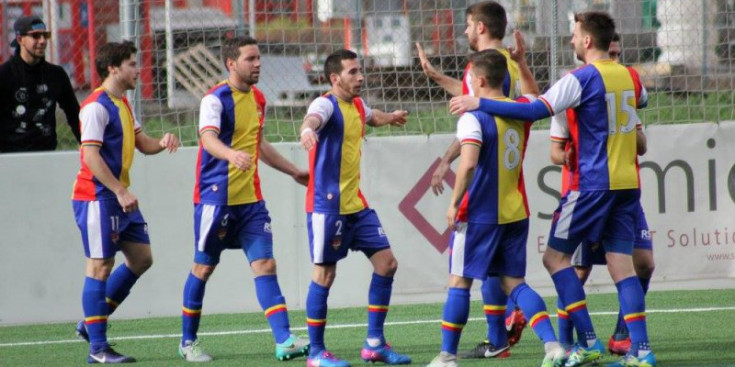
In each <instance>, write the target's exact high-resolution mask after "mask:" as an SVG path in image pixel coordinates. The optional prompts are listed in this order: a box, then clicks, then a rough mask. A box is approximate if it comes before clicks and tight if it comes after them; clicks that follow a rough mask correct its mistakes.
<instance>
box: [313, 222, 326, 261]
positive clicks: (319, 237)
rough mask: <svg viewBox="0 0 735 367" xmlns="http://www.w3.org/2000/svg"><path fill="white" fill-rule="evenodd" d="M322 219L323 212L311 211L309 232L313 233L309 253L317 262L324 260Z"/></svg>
mask: <svg viewBox="0 0 735 367" xmlns="http://www.w3.org/2000/svg"><path fill="white" fill-rule="evenodd" d="M324 221H325V215H324V214H320V213H311V233H312V234H313V235H314V238H313V239H312V241H311V247H312V254H311V255H312V257H313V258H314V263H317V264H319V263H322V262H324Z"/></svg>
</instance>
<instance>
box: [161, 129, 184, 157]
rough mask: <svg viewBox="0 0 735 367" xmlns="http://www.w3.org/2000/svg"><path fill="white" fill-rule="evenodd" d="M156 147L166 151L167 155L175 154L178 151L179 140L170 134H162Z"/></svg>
mask: <svg viewBox="0 0 735 367" xmlns="http://www.w3.org/2000/svg"><path fill="white" fill-rule="evenodd" d="M158 145H160V146H161V148H163V149H166V150H168V152H169V153H176V150H178V149H179V145H181V144H180V143H179V138H178V137H176V135H174V134H171V133H165V134H163V138H161V140H159V141H158Z"/></svg>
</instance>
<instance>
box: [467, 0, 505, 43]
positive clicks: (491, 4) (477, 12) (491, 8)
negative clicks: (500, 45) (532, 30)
mask: <svg viewBox="0 0 735 367" xmlns="http://www.w3.org/2000/svg"><path fill="white" fill-rule="evenodd" d="M466 15H467V16H470V15H471V16H472V20H474V21H475V22H482V24H484V25H485V28H487V29H488V33H489V34H490V37H491V38H493V39H499V40H500V39H503V37H505V28H506V27H507V26H508V18H507V17H506V16H505V8H503V6H502V5H500V4H498V3H496V2H495V1H481V2H479V3H477V4H473V5H470V6H469V7H468V8H467V13H466Z"/></svg>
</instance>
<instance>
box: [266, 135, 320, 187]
mask: <svg viewBox="0 0 735 367" xmlns="http://www.w3.org/2000/svg"><path fill="white" fill-rule="evenodd" d="M260 160H261V161H262V162H263V163H265V164H267V165H269V166H271V167H273V168H275V169H276V170H278V171H280V172H283V173H285V174H287V175H289V176H291V177H292V178H293V179H294V181H296V182H298V183H299V184H301V185H304V186H306V185H307V184H308V183H309V171H305V170H301V169H299V168H298V167H296V165H294V164H293V163H291V161H289V160H288V159H286V158H285V157H284V156H282V155H281V153H278V151H277V150H276V148H274V147H273V145H271V144H270V143H268V142H267V141H266V140H265V139H263V140H262V141H261V142H260Z"/></svg>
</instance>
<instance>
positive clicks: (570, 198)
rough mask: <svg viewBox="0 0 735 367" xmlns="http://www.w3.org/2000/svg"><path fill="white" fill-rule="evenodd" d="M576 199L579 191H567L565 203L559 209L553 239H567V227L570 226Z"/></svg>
mask: <svg viewBox="0 0 735 367" xmlns="http://www.w3.org/2000/svg"><path fill="white" fill-rule="evenodd" d="M577 199H579V191H569V194H567V201H566V202H565V203H564V206H563V207H562V208H561V213H560V214H559V219H558V220H557V222H556V229H555V230H554V237H556V238H560V239H563V240H566V239H569V226H570V225H571V224H572V215H573V214H574V207H575V206H576V205H577Z"/></svg>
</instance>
